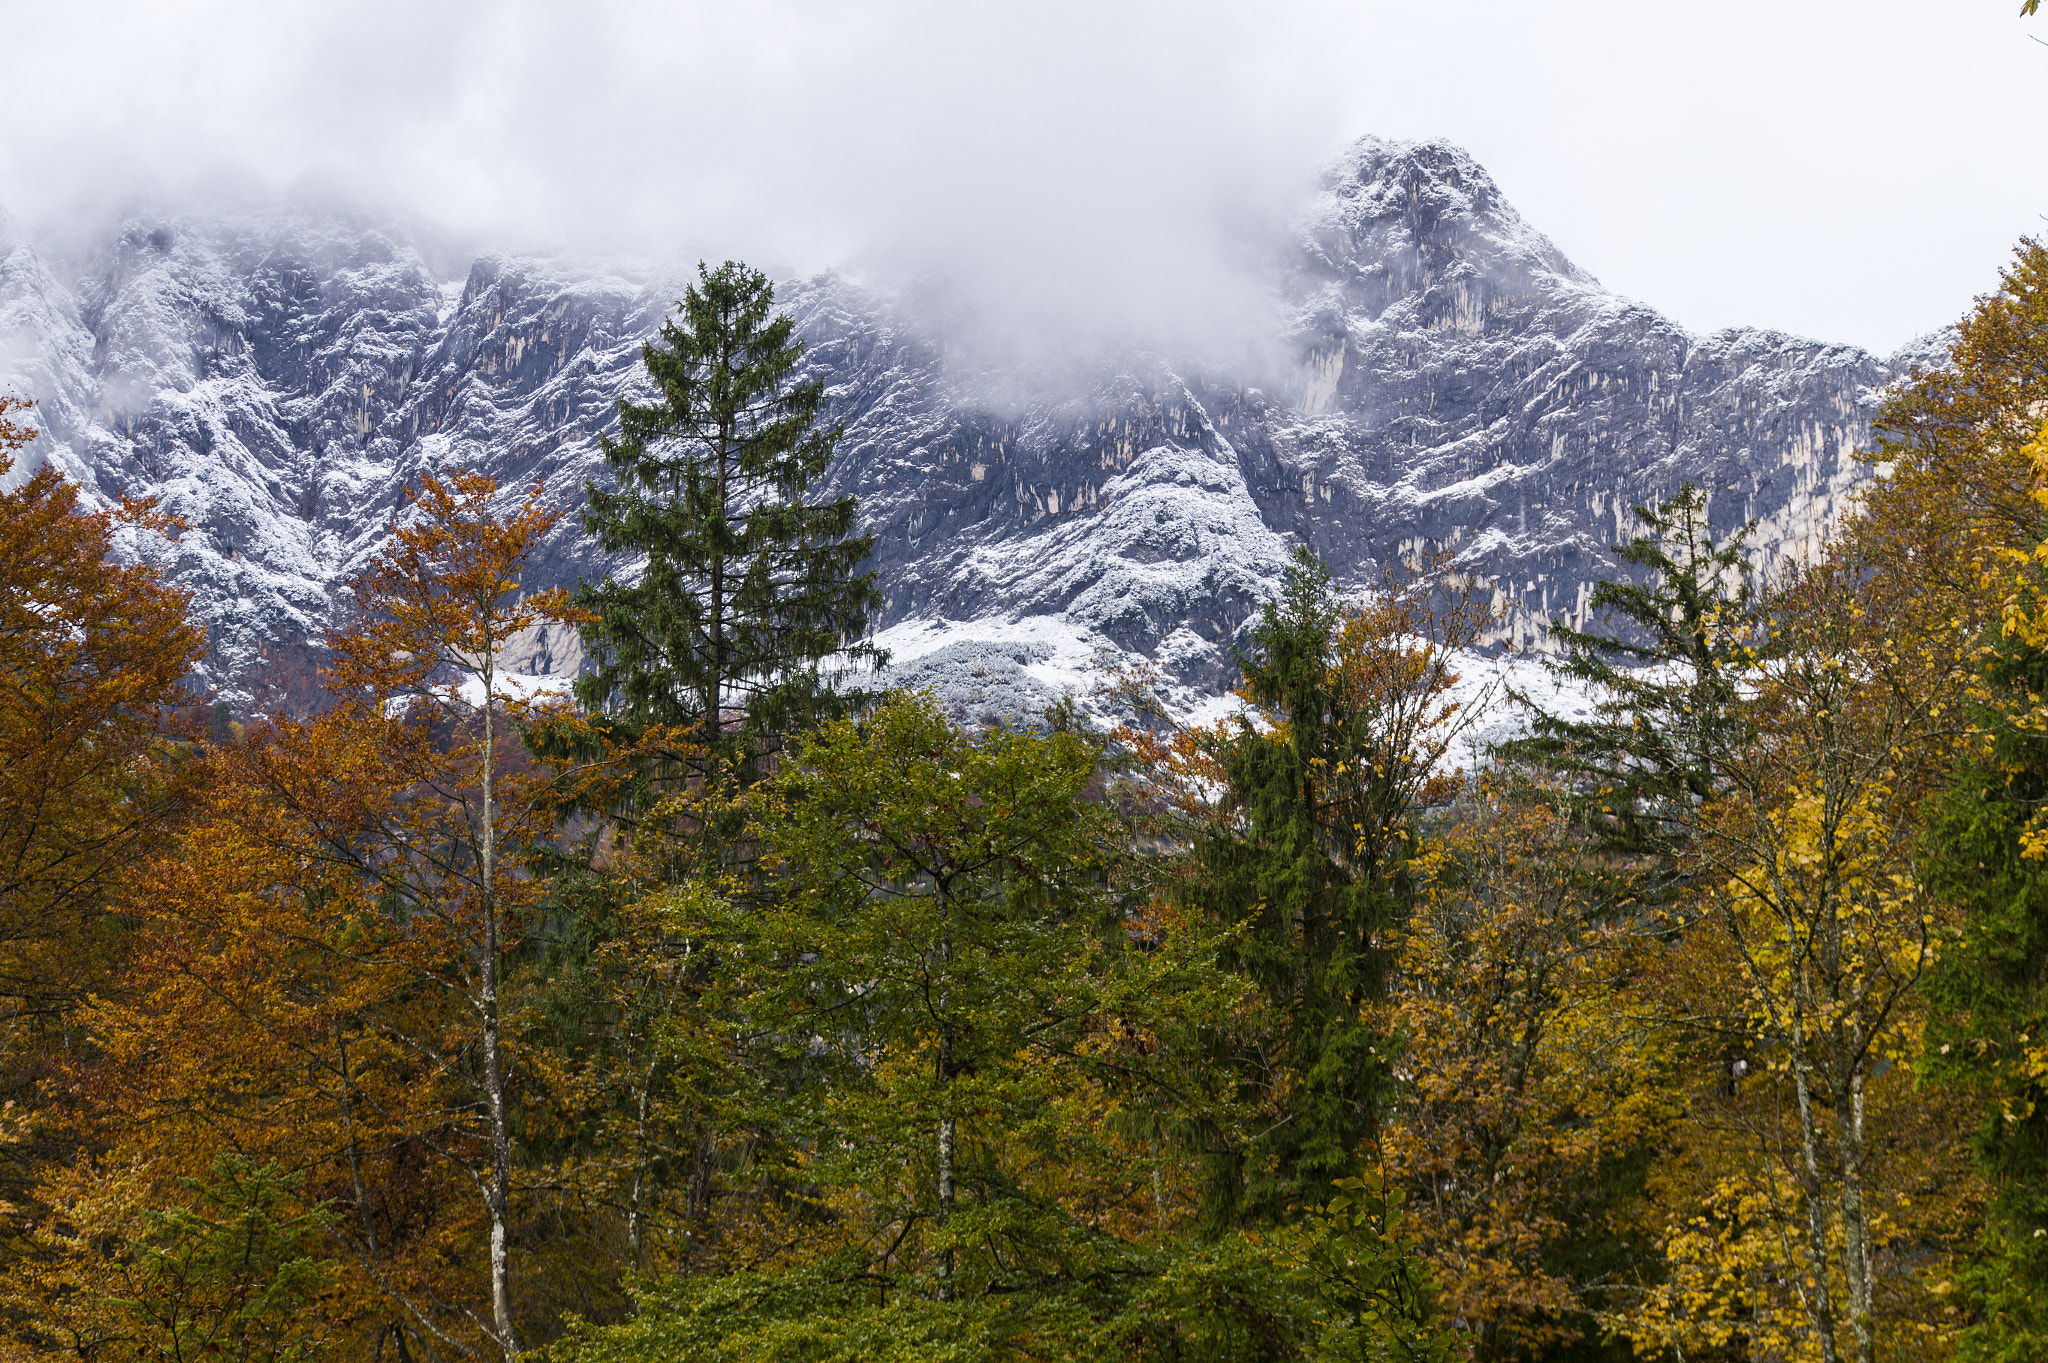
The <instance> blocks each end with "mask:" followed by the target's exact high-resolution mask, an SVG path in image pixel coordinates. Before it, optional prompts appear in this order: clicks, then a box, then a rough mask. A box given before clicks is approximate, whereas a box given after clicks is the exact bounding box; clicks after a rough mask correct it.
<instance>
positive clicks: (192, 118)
mask: <svg viewBox="0 0 2048 1363" xmlns="http://www.w3.org/2000/svg"><path fill="white" fill-rule="evenodd" d="M40 26H41V27H44V28H46V29H48V28H51V27H55V28H58V29H61V30H62V33H61V36H60V37H59V39H58V41H56V42H54V43H45V44H43V45H42V48H43V51H44V53H45V60H44V61H43V62H41V63H39V65H38V70H39V71H40V73H41V74H40V75H39V76H38V77H37V80H36V83H37V84H40V85H41V86H42V87H43V88H42V89H41V90H40V91H39V92H37V94H36V95H35V96H28V95H26V94H25V92H23V91H22V90H20V89H18V88H17V89H15V90H13V91H11V92H10V95H9V98H10V99H11V100H12V101H14V102H15V103H16V104H17V106H19V105H21V104H24V103H27V102H30V100H31V99H35V100H39V101H40V102H41V103H42V106H43V108H44V110H45V111H46V113H47V115H48V117H46V118H44V119H41V120H39V127H38V131H37V133H36V135H34V136H31V137H27V138H14V139H10V140H9V142H8V144H7V145H6V147H5V150H4V153H0V157H4V159H0V167H4V174H5V187H4V188H0V203H6V204H7V205H9V206H10V207H12V208H13V209H14V210H15V211H16V213H17V215H18V216H23V217H26V218H30V219H35V218H47V217H48V216H49V215H50V214H51V213H53V212H61V211H64V210H67V209H70V208H74V207H77V206H79V205H83V204H99V203H101V202H102V201H103V200H104V199H106V198H107V196H109V195H126V196H130V197H131V198H132V197H134V196H136V195H138V194H139V195H143V196H146V197H153V198H155V199H156V200H157V201H159V202H170V203H176V204H180V205H182V204H187V203H190V202H192V201H193V200H194V199H195V198H200V199H203V198H206V197H208V196H213V197H219V196H221V195H223V194H225V193H232V194H233V196H234V197H238V198H247V197H250V196H252V195H253V196H257V197H261V196H262V195H263V194H264V193H266V192H285V191H296V192H299V193H301V194H306V193H315V194H319V195H322V196H327V197H333V198H340V199H343V200H348V201H354V202H361V203H368V204H371V205H375V206H378V207H380V208H384V209H387V210H391V211H400V212H408V213H414V214H418V215H421V216H423V217H424V218H425V219H426V220H428V221H430V222H433V223H436V224H439V225H440V226H441V227H442V228H444V229H446V230H447V231H449V232H451V233H453V234H456V235H457V236H460V237H466V238H469V239H471V240H474V241H478V242H483V243H488V244H490V245H494V246H505V247H511V248H514V249H543V250H545V249H565V248H566V249H575V250H581V251H591V250H595V251H604V252H615V253H621V254H625V255H629V256H637V257H642V258H650V259H670V260H673V259H676V258H684V259H693V258H707V259H710V260H713V261H716V260H719V259H722V258H726V257H740V258H745V259H747V260H750V261H753V262H757V263H760V264H763V265H765V266H767V267H769V268H771V269H772V270H774V271H776V272H778V273H784V274H787V273H793V272H802V271H810V270H815V269H820V268H824V267H827V266H836V267H840V268H846V269H850V270H852V271H854V272H855V273H864V274H869V275H871V276H874V277H878V278H887V279H896V278H905V277H918V278H923V279H926V280H943V281H945V287H944V297H945V298H946V300H947V306H948V307H949V308H950V309H952V310H953V311H954V312H955V313H956V314H957V316H958V317H959V318H963V319H967V320H968V321H969V322H972V321H973V320H974V319H976V318H978V317H983V316H985V315H990V314H993V315H996V316H999V317H1000V318H1001V319H1003V321H1004V323H1005V325H1008V326H1011V327H1022V326H1026V325H1036V326H1044V327H1048V328H1051V329H1055V330H1056V329H1059V328H1062V327H1071V326H1073V325H1076V324H1087V325H1092V326H1097V327H1103V328H1108V329H1112V330H1121V329H1132V328H1136V329H1143V330H1154V331H1166V332H1181V333H1184V332H1187V331H1189V330H1191V329H1197V328H1199V327H1200V326H1201V325H1202V324H1203V321H1204V319H1205V318H1208V317H1213V316H1215V315H1216V314H1218V313H1219V312H1230V311H1231V310H1233V309H1238V308H1241V307H1242V306H1244V303H1245V299H1246V296H1247V294H1246V290H1245V289H1244V287H1243V286H1242V276H1243V271H1242V270H1241V269H1240V266H1241V265H1242V264H1243V258H1244V255H1245V252H1246V248H1247V243H1248V241H1249V240H1250V239H1251V238H1254V237H1256V236H1257V235H1259V234H1260V233H1270V232H1271V231H1272V230H1273V228H1274V227H1275V225H1276V222H1277V220H1278V219H1280V218H1281V217H1283V216H1284V213H1285V212H1286V210H1287V208H1288V207H1289V206H1290V205H1291V204H1293V203H1295V202H1298V200H1299V199H1300V197H1301V196H1302V194H1303V192H1304V191H1305V189H1306V188H1307V186H1308V185H1309V183H1310V182H1311V179H1312V176H1313V172H1314V169H1315V167H1316V165H1317V163H1318V161H1319V160H1320V159H1321V158H1322V157H1324V156H1326V155H1327V154H1328V153H1329V152H1330V151H1331V150H1332V149H1333V146H1334V145H1335V144H1336V143H1337V142H1338V141H1339V140H1340V139H1338V138H1337V136H1336V135H1335V134H1334V133H1333V129H1334V128H1335V127H1336V126H1337V124H1338V123H1339V121H1340V115H1339V112H1338V100H1337V97H1336V96H1337V92H1338V90H1339V89H1340V88H1341V87H1340V83H1339V82H1336V81H1334V80H1331V79H1323V80H1316V79H1307V80H1301V79H1290V71H1291V72H1292V73H1293V74H1294V75H1299V74H1300V72H1301V64H1300V59H1299V53H1298V52H1297V51H1296V50H1295V49H1296V47H1297V43H1298V38H1299V35H1298V34H1297V33H1294V32H1291V31H1289V30H1288V29H1286V28H1285V27H1284V26H1283V27H1281V28H1280V29H1276V28H1275V27H1274V26H1273V25H1272V23H1271V22H1270V17H1269V16H1262V15H1259V14H1257V13H1255V12H1253V11H1252V10H1251V9H1249V8H1248V7H1241V6H1230V5H1223V4H1203V3H1194V4H1189V3H1177V4H1176V3H1157V4H1135V5H1129V4H1126V5H1103V4H1088V3H1059V2H1057V0H1056V2H1054V3H1041V4H1032V5H989V6H979V5H963V4H959V3H957V2H956V0H886V2H884V3H870V4H862V5H847V4H839V3H811V2H806V0H788V2H786V3H770V4H760V5H751V6H744V5H730V4H715V3H698V4H682V5H658V4H646V3H619V2H617V0H614V2H613V3H595V4H583V5H577V6H562V5H558V4H553V3H540V2H538V0H514V3H489V4H485V3H472V2H470V0H452V2H451V3H443V4H424V5H423V4H419V3H416V0H415V2H414V3H388V2H386V0H360V2H359V3H355V4H349V5H342V6H323V7H311V6H308V7H298V6H280V5H274V4H236V3H225V2H219V3H213V4H207V5H194V6H187V7H182V8H181V7H177V6H163V5H159V4H141V3H131V4H126V5H114V6H106V7H101V9H100V11H99V13H98V14H96V15H90V16H88V15H84V14H80V15H77V16H74V17H73V18H72V19H70V20H68V21H60V22H59V23H58V24H56V25H50V24H48V23H45V24H43V25H40ZM57 51H62V52H68V53H71V54H75V55H74V57H73V59H72V60H71V61H69V62H67V61H62V60H50V57H51V56H52V55H53V54H54V52H57ZM88 53H89V54H91V55H90V56H87V55H85V54H88ZM60 71H61V73H62V74H57V72H60ZM1320 74H1322V75H1323V76H1325V77H1327V76H1330V75H1331V74H1332V73H1330V72H1327V71H1325V72H1321V73H1320ZM81 78H82V79H81ZM21 126H22V124H20V123H19V122H17V123H16V127H17V128H19V127H21Z"/></svg>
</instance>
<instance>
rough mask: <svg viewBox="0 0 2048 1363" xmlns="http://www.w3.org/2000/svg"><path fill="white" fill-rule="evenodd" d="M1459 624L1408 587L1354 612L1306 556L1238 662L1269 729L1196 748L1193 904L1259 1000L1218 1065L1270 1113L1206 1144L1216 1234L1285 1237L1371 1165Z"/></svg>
mask: <svg viewBox="0 0 2048 1363" xmlns="http://www.w3.org/2000/svg"><path fill="white" fill-rule="evenodd" d="M1469 607H1470V603H1469V602H1466V603H1463V604H1462V605H1461V606H1459V607H1456V608H1454V609H1453V610H1451V611H1449V612H1442V613H1437V612H1432V611H1431V609H1430V607H1429V603H1428V599H1427V596H1426V593H1425V591H1424V590H1423V589H1421V588H1420V587H1417V586H1410V587H1408V588H1399V587H1397V588H1395V589H1393V590H1391V591H1390V592H1388V593H1386V594H1385V595H1383V596H1382V597H1381V598H1380V599H1379V600H1378V601H1376V602H1375V603H1374V604H1372V605H1370V606H1368V607H1366V608H1364V609H1359V610H1350V609H1346V608H1345V607H1344V606H1343V605H1341V604H1340V603H1339V602H1338V601H1337V600H1336V598H1335V596H1334V593H1333V591H1332V588H1331V582H1330V575H1329V572H1328V570H1327V569H1325V568H1324V567H1323V565H1322V564H1321V563H1320V562H1319V561H1317V559H1316V558H1315V556H1314V555H1313V554H1310V553H1309V552H1308V551H1306V550H1303V551H1302V552H1301V553H1300V554H1299V555H1298V556H1297V558H1296V560H1295V563H1294V565H1293V567H1292V568H1291V569H1290V571H1289V573H1288V578H1287V585H1286V587H1285V589H1284V590H1283V592H1282V594H1281V598H1280V600H1279V601H1277V602H1275V603H1272V604H1270V605H1268V606H1267V608H1266V611H1265V614H1264V616H1263V618H1262V619H1261V621H1260V623H1259V625H1258V626H1257V627H1256V628H1255V629H1254V630H1253V632H1252V643H1253V655H1252V656H1251V657H1250V658H1247V659H1245V660H1243V664H1244V684H1243V685H1242V686H1241V687H1240V688H1239V691H1238V695H1239V696H1240V697H1241V698H1242V699H1244V700H1245V701H1246V702H1247V703H1248V704H1249V705H1251V706H1252V707H1254V708H1255V709H1256V711H1257V712H1258V713H1259V715H1260V717H1261V718H1262V720H1263V721H1264V722H1263V723H1262V724H1260V725H1253V724H1252V723H1251V722H1249V721H1248V720H1245V719H1239V720H1237V721H1236V722H1235V723H1234V724H1230V725H1226V726H1225V727H1224V728H1223V729H1221V730H1219V731H1218V732H1216V733H1214V734H1212V735H1209V736H1207V737H1205V738H1204V740H1203V745H1204V747H1205V748H1206V750H1207V754H1208V757H1209V759H1210V761H1211V762H1212V763H1213V766H1212V770H1213V772H1214V773H1215V775H1216V777H1217V778H1219V779H1220V782H1221V784H1222V785H1223V786H1224V788H1225V792H1224V796H1223V799H1222V802H1221V806H1220V809H1219V810H1218V814H1219V815H1220V818H1219V819H1218V820H1217V821H1216V822H1215V823H1214V824H1213V825H1212V826H1211V828H1210V829H1209V830H1208V831H1207V832H1206V833H1205V834H1204V835H1203V836H1202V837H1201V838H1200V839H1199V840H1198V842H1197V845H1196V867H1195V875H1194V877H1193V882H1192V885H1191V888H1190V891H1189V894H1190V897H1191V899H1192V900H1193V901H1194V903H1195V904H1196V905H1197V906H1198V907H1199V908H1200V909H1201V910H1203V911H1204V912H1205V913H1206V914H1207V915H1209V916H1210V917H1211V918H1213V919H1215V920H1217V921H1219V922H1221V923H1224V924H1227V925H1230V926H1232V927H1234V928H1237V929H1239V931H1238V932H1237V934H1236V936H1235V937H1234V938H1233V939H1232V941H1231V944H1230V945H1229V946H1228V947H1227V948H1226V950H1225V952H1224V957H1223V961H1222V964H1223V965H1224V966H1225V968H1226V969H1228V970H1230V971H1232V972H1233V973H1235V974H1238V975H1240V976H1241V977H1243V978H1244V979H1246V980H1247V981H1249V982H1250V983H1251V984H1252V985H1253V986H1254V987H1255V988H1256V989H1257V990H1258V992H1259V996H1260V1000H1261V1009H1260V1012H1261V1017H1260V1018H1259V1020H1258V1021H1257V1022H1256V1023H1255V1024H1254V1025H1253V1026H1252V1027H1251V1028H1250V1029H1249V1031H1248V1032H1247V1033H1246V1035H1244V1036H1241V1037H1236V1038H1232V1039H1228V1040H1226V1041H1225V1042H1224V1048H1225V1049H1226V1050H1227V1051H1228V1052H1230V1053H1229V1054H1228V1055H1225V1056H1219V1057H1218V1059H1219V1060H1221V1061H1223V1062H1225V1063H1226V1064H1229V1065H1231V1066H1232V1067H1234V1068H1235V1069H1237V1070H1238V1071H1239V1072H1242V1073H1245V1074H1248V1075H1251V1076H1254V1078H1253V1079H1252V1080H1251V1081H1250V1082H1251V1085H1252V1087H1253V1088H1255V1089H1257V1090H1259V1093H1258V1095H1257V1096H1255V1097H1254V1101H1256V1102H1263V1103H1265V1104H1267V1105H1268V1106H1270V1107H1271V1108H1272V1109H1273V1111H1272V1112H1271V1120H1270V1122H1269V1123H1268V1124H1267V1125H1266V1127H1265V1129H1264V1130H1263V1131H1262V1132H1261V1134H1259V1135H1258V1136H1257V1137H1256V1138H1254V1139H1253V1140H1252V1141H1251V1142H1250V1143H1249V1144H1248V1145H1231V1144H1229V1143H1227V1142H1225V1141H1223V1140H1222V1139H1221V1137H1220V1133H1210V1134H1209V1136H1208V1137H1207V1138H1206V1139H1205V1140H1204V1142H1203V1143H1204V1144H1205V1145H1207V1146H1208V1147H1209V1148H1211V1150H1212V1151H1220V1152H1221V1153H1220V1154H1217V1155H1216V1156H1215V1157H1214V1158H1213V1159H1212V1162H1211V1168H1210V1180H1211V1183H1210V1189H1209V1198H1210V1204H1211V1205H1210V1213H1211V1215H1212V1217H1215V1218H1218V1219H1225V1218H1231V1217H1243V1218H1246V1219H1250V1220H1252V1221H1255V1222H1258V1221H1274V1220H1278V1219H1280V1218H1281V1217H1282V1216H1284V1215H1285V1214H1286V1212H1287V1210H1288V1209H1289V1208H1290V1207H1295V1206H1300V1205H1304V1204H1306V1203H1309V1202H1312V1201H1313V1200H1315V1199H1316V1198H1317V1197H1319V1196H1321V1195H1323V1194H1324V1193H1325V1192H1326V1191H1327V1190H1328V1189H1329V1187H1330V1186H1331V1184H1332V1182H1333V1181H1335V1180H1338V1179H1343V1178H1349V1177H1354V1176H1356V1175H1357V1174H1358V1173H1359V1172H1360V1171H1361V1169H1362V1167H1363V1166H1362V1163H1361V1160H1362V1155H1363V1151H1364V1147H1365V1145H1366V1144H1367V1143H1368V1142H1369V1141H1371V1140H1372V1139H1373V1138H1374V1137H1375V1135H1376V1132H1377V1129H1378V1123H1379V1118H1380V1115H1381V1109H1382V1107H1383V1106H1384V1103H1385V1101H1386V1098H1387V1095H1388V1092H1389V1089H1390V1074H1389V1062H1390V1061H1391V1059H1392V1056H1391V1054H1390V1051H1391V1047H1390V1046H1389V1045H1388V1039H1387V1037H1386V1036H1385V1035H1384V1033H1383V1031H1382V1030H1381V1029H1379V1028H1378V1027H1377V1026H1376V1025H1375V1024H1374V1022H1373V1021H1372V1020H1371V1016H1370V1013H1371V1008H1372V1006H1373V1005H1376V1004H1378V1003H1380V1002H1381V1001H1382V1000H1383V999H1384V997H1385V992H1386V984H1387V977H1388V972H1389V971H1390V970H1391V968H1392V966H1393V958H1394V949H1393V936H1394V933H1395V932H1396V930H1397V929H1398V928H1399V926H1400V925H1401V923H1402V922H1403V921H1404V919H1405V918H1406V915H1407V912H1408V908H1409V905H1410V902H1411V900H1412V898H1413V893H1414V884H1413V879H1412V877H1411V875H1410V874H1409V863H1410V861H1411V859H1412V856H1413V854H1414V851H1415V846H1416V839H1415V833H1414V820H1415V817H1416V816H1417V815H1418V814H1419V813H1420V811H1421V810H1422V809H1423V808H1424V807H1425V806H1426V805H1428V804H1430V803H1432V802H1434V801H1438V800H1441V799H1443V798H1444V797H1446V796H1447V795H1448V793H1449V790H1450V782H1449V780H1448V778H1447V777H1446V776H1445V774H1444V773H1443V772H1442V771H1440V770H1439V765H1440V763H1441V762H1442V759H1444V757H1445V756H1446V755H1447V753H1448V750H1449V747H1450V743H1451V741H1452V739H1453V737H1454V736H1455V734H1456V733H1457V732H1458V730H1459V729H1460V728H1461V727H1462V722H1461V721H1460V719H1459V718H1458V716H1459V713H1460V707H1459V706H1458V704H1457V703H1456V702H1455V701H1452V700H1450V699H1449V698H1448V697H1447V695H1446V693H1447V692H1448V690H1449V688H1450V687H1451V685H1452V684H1453V683H1455V682H1456V680H1457V676H1456V673H1455V672H1454V671H1453V670H1452V668H1451V661H1452V657H1453V653H1452V650H1453V648H1454V647H1455V646H1457V645H1459V644H1464V643H1469V642H1470V641H1471V638H1472V636H1473V635H1474V634H1475V633H1476V629H1475V628H1474V626H1475V624H1476V622H1475V620H1474V619H1473V618H1472V615H1471V612H1470V609H1469Z"/></svg>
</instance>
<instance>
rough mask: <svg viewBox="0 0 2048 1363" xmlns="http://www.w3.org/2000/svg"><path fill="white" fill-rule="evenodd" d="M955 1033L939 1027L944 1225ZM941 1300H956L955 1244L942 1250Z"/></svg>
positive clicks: (948, 1204)
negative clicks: (949, 1097)
mask: <svg viewBox="0 0 2048 1363" xmlns="http://www.w3.org/2000/svg"><path fill="white" fill-rule="evenodd" d="M952 1063H953V1033H952V1030H951V1029H950V1028H941V1029H940V1031H939V1060H938V1070H939V1214H938V1217H937V1221H938V1224H939V1226H940V1227H941V1228H942V1229H943V1228H944V1226H945V1224H946V1223H947V1221H949V1220H951V1219H952V1214H953V1109H952V1105H951V1103H950V1102H949V1101H948V1097H947V1090H948V1089H950V1088H951V1087H952V1083H953V1075H952ZM939 1300H940V1301H951V1300H953V1248H952V1246H950V1245H948V1246H947V1247H946V1248H945V1249H943V1250H941V1251H940V1252H939Z"/></svg>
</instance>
